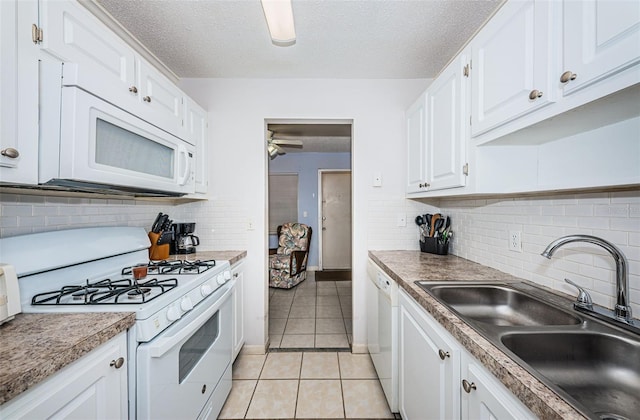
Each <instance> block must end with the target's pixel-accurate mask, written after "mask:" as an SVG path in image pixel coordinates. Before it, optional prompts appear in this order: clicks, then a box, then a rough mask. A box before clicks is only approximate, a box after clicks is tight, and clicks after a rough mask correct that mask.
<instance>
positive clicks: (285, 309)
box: [269, 304, 290, 319]
mask: <svg viewBox="0 0 640 420" xmlns="http://www.w3.org/2000/svg"><path fill="white" fill-rule="evenodd" d="M289 312H290V307H289V306H273V305H271V304H269V319H277V318H285V319H286V318H288V317H289Z"/></svg>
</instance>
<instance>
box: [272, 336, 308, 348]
mask: <svg viewBox="0 0 640 420" xmlns="http://www.w3.org/2000/svg"><path fill="white" fill-rule="evenodd" d="M314 345H315V336H314V335H313V334H287V335H283V336H282V342H281V343H280V348H281V349H304V348H313V346H314Z"/></svg>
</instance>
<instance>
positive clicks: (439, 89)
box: [425, 52, 469, 190]
mask: <svg viewBox="0 0 640 420" xmlns="http://www.w3.org/2000/svg"><path fill="white" fill-rule="evenodd" d="M468 75H469V56H468V53H466V52H464V53H462V54H460V55H459V56H458V57H456V58H455V59H454V60H453V62H452V63H451V64H450V65H449V66H448V67H447V68H446V69H445V70H444V71H443V72H442V73H441V74H440V76H439V77H438V78H437V79H436V80H435V81H434V82H433V84H432V85H431V86H429V89H427V105H426V109H427V118H426V124H425V125H426V139H427V142H426V152H427V165H426V169H427V180H428V182H429V184H430V186H429V190H440V189H445V188H453V187H462V186H464V185H465V183H466V178H467V177H466V175H465V173H466V170H465V168H466V166H465V165H466V162H465V156H466V144H467V138H468V130H467V127H468V122H467V117H466V116H467V115H468V114H467V103H468V88H467V86H468V81H469V79H468Z"/></svg>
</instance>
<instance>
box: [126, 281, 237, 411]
mask: <svg viewBox="0 0 640 420" xmlns="http://www.w3.org/2000/svg"><path fill="white" fill-rule="evenodd" d="M231 317H232V304H231V284H230V283H227V284H226V285H224V286H222V287H221V288H219V289H218V290H216V292H215V293H213V294H212V295H211V296H210V298H208V299H206V300H205V301H203V302H201V303H200V304H199V305H198V306H196V308H195V309H194V310H192V311H191V312H188V313H187V314H185V316H184V317H183V318H182V319H180V320H179V321H178V322H176V323H174V324H173V325H172V326H171V327H169V328H168V329H166V330H165V331H163V332H162V333H161V334H160V335H158V336H157V337H156V338H154V339H153V340H152V341H150V342H148V343H142V344H140V345H139V346H138V349H137V354H136V362H137V368H136V370H137V371H136V382H137V384H136V385H137V390H136V393H137V398H136V400H137V411H138V415H137V418H138V419H178V418H181V419H195V418H196V417H197V416H198V414H200V412H201V411H202V409H203V407H204V406H205V404H206V403H207V401H208V400H209V397H210V396H211V395H212V393H213V392H214V390H215V389H216V387H217V386H218V385H221V389H226V390H227V391H228V388H225V387H224V384H219V382H221V379H222V377H223V375H224V373H225V370H226V369H227V368H228V367H229V365H230V364H231V352H232V349H231V327H232V318H231ZM224 398H226V395H225V396H224ZM224 398H223V399H222V400H223V401H224ZM220 408H221V407H220Z"/></svg>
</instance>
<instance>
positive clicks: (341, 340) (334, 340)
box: [316, 334, 349, 349]
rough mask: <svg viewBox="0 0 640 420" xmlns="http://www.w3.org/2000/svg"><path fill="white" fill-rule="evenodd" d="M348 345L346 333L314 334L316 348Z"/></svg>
mask: <svg viewBox="0 0 640 420" xmlns="http://www.w3.org/2000/svg"><path fill="white" fill-rule="evenodd" d="M340 347H349V341H348V340H347V334H316V348H319V349H321V348H340Z"/></svg>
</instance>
